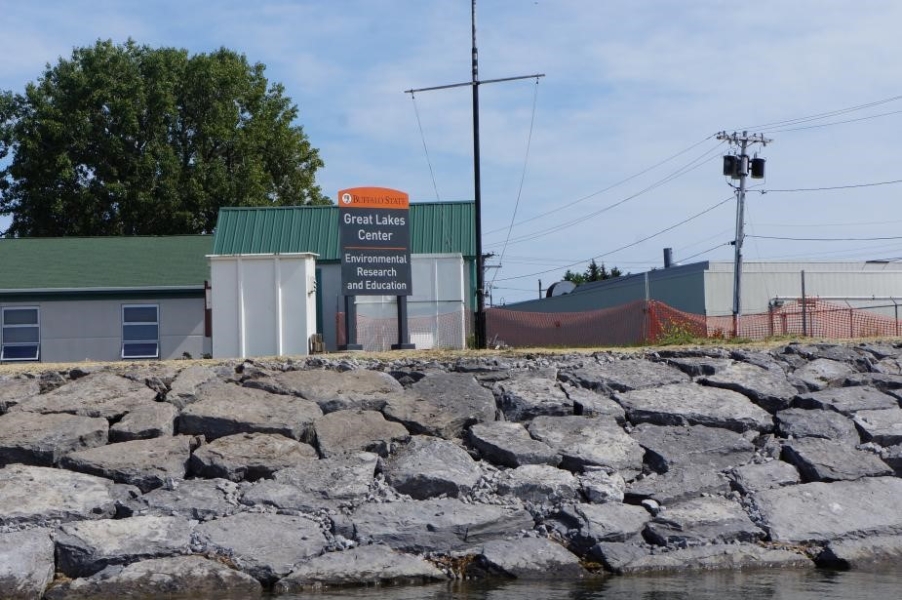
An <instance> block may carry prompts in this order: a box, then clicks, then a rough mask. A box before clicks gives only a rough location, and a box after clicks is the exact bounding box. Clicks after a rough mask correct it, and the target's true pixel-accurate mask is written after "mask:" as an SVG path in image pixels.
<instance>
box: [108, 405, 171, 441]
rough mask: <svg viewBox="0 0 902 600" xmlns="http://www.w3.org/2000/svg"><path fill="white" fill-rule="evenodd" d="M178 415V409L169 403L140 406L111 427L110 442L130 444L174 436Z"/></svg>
mask: <svg viewBox="0 0 902 600" xmlns="http://www.w3.org/2000/svg"><path fill="white" fill-rule="evenodd" d="M178 415H179V411H178V409H177V408H176V407H175V406H173V405H172V404H169V403H168V402H154V403H152V404H151V403H148V404H146V405H142V406H139V407H138V408H135V409H134V410H132V411H131V412H129V413H128V414H127V415H125V416H124V417H122V420H121V421H119V422H118V423H114V424H113V426H112V427H110V441H111V442H130V441H132V440H146V439H150V438H157V437H165V436H170V435H173V434H174V433H175V420H176V418H177V417H178Z"/></svg>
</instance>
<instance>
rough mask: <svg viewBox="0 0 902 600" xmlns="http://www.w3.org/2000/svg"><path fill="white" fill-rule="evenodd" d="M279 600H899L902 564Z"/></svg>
mask: <svg viewBox="0 0 902 600" xmlns="http://www.w3.org/2000/svg"><path fill="white" fill-rule="evenodd" d="M275 598H278V599H279V600H301V599H302V598H303V599H304V600H309V599H310V598H316V599H317V600H349V599H358V600H364V599H365V600H733V599H738V600H882V599H884V598H885V599H887V600H897V599H899V598H902V565H899V566H898V567H892V566H890V567H886V566H882V567H881V568H880V570H875V571H873V572H866V571H825V570H794V571H755V572H702V573H689V574H681V575H675V576H663V575H662V576H642V577H638V576H628V577H610V578H607V579H605V580H602V581H595V582H588V583H569V582H568V583H565V582H493V583H484V582H462V583H455V584H435V585H428V586H404V587H378V588H351V589H342V590H335V591H324V592H320V593H316V594H299V595H283V596H277V597H275Z"/></svg>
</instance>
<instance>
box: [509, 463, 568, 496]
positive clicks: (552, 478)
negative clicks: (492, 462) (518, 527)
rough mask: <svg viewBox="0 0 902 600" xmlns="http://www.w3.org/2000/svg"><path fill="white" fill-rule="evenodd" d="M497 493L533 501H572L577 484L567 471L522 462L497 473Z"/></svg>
mask: <svg viewBox="0 0 902 600" xmlns="http://www.w3.org/2000/svg"><path fill="white" fill-rule="evenodd" d="M496 484H497V489H498V493H499V494H501V495H504V496H514V497H516V498H519V499H520V500H522V501H524V502H531V503H533V504H546V503H549V504H559V503H561V502H574V501H576V500H577V499H578V497H579V494H580V483H579V480H577V478H576V477H574V476H573V474H572V473H570V472H569V471H564V470H563V469H558V468H555V467H552V466H549V465H523V466H522V467H517V468H516V469H509V470H507V471H504V472H503V473H501V474H500V475H499V476H498V479H497V481H496Z"/></svg>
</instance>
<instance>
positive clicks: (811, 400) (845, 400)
mask: <svg viewBox="0 0 902 600" xmlns="http://www.w3.org/2000/svg"><path fill="white" fill-rule="evenodd" d="M793 406H796V407H798V408H810V409H822V410H833V411H836V412H838V413H840V414H843V415H847V416H851V415H854V414H855V413H856V412H858V411H860V410H879V409H883V408H899V401H898V400H896V399H895V398H893V397H892V396H890V395H889V394H884V393H883V392H881V391H880V390H878V389H875V388H873V387H864V386H852V387H842V388H832V389H829V390H822V391H819V392H808V393H805V394H799V395H798V396H796V398H795V400H794V401H793Z"/></svg>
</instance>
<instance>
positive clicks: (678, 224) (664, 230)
mask: <svg viewBox="0 0 902 600" xmlns="http://www.w3.org/2000/svg"><path fill="white" fill-rule="evenodd" d="M732 199H733V196H729V197H728V198H726V199H724V200H721V201H720V202H718V203H717V204H713V205H711V206H709V207H708V208H706V209H705V210H703V211H701V212H699V213H696V214H694V215H692V216H691V217H689V218H686V219H683V220H682V221H680V222H679V223H675V224H673V225H671V226H670V227H665V228H664V229H662V230H660V231H658V232H655V233H653V234H651V235H649V236H646V237H644V238H642V239H641V240H637V241H635V242H632V243H630V244H626V245H625V246H620V247H619V248H615V249H614V250H610V251H608V252H604V253H602V254H599V255H597V256H592V257H590V258H588V259H585V260H581V261H578V262H574V263H571V264H569V265H564V266H561V267H558V268H556V269H545V270H544V271H536V272H535V273H528V274H526V275H517V276H516V277H504V278H502V279H499V280H498V281H511V280H514V279H523V278H524V277H535V276H536V275H544V274H545V273H551V272H552V271H559V270H560V269H567V268H570V267H575V266H577V265H580V264H583V263H584V262H589V261H591V260H595V259H598V258H604V257H605V256H609V255H611V254H614V253H616V252H620V251H621V250H626V249H627V248H632V247H633V246H638V245H639V244H641V243H643V242H647V241H648V240H650V239H652V238H656V237H658V236H659V235H662V234H664V233H667V232H668V231H671V230H673V229H676V228H677V227H679V226H681V225H685V224H686V223H688V222H690V221H693V220H695V219H697V218H699V217H701V216H702V215H705V214H707V213H709V212H711V211H712V210H714V209H715V208H718V207H720V206H723V205H724V204H726V203H727V202H729V201H730V200H732Z"/></svg>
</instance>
